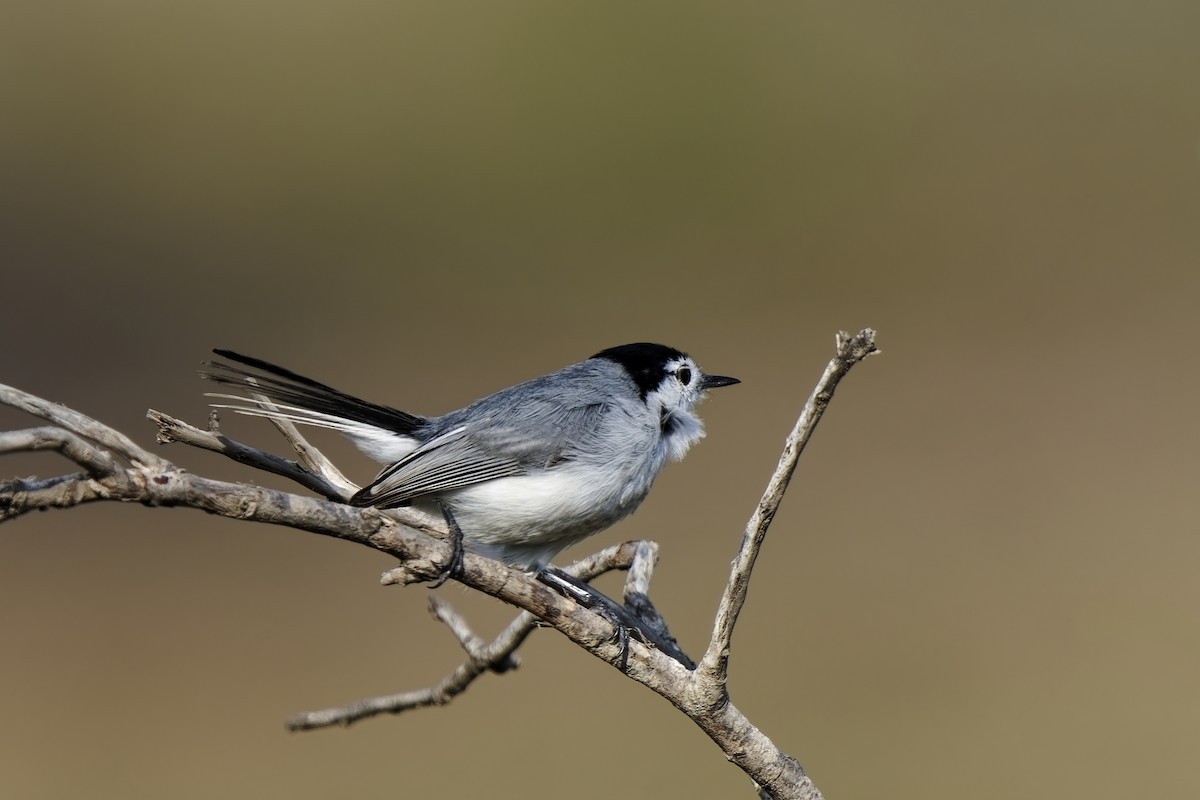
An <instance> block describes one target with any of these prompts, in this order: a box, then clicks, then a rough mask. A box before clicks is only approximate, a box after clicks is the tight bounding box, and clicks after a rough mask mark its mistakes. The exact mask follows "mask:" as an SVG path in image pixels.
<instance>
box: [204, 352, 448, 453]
mask: <svg viewBox="0 0 1200 800" xmlns="http://www.w3.org/2000/svg"><path fill="white" fill-rule="evenodd" d="M213 352H214V353H216V354H217V355H219V356H221V357H222V358H227V359H229V360H230V361H236V362H237V363H239V364H244V365H245V366H246V367H250V369H244V368H243V367H236V366H233V365H232V364H225V363H222V362H220V361H206V362H204V367H205V369H202V370H201V371H200V377H202V378H205V379H207V380H210V381H214V382H216V383H221V384H225V385H227V386H239V387H242V388H243V389H246V388H249V389H252V390H253V391H257V392H261V393H262V394H265V395H266V396H267V397H269V398H271V399H272V400H276V401H278V402H280V403H285V404H287V405H293V406H298V407H299V408H304V409H308V410H309V411H316V412H318V413H321V414H329V415H331V416H334V417H340V418H342V419H347V420H352V421H354V422H361V423H365V424H367V425H373V426H375V427H377V428H382V429H384V430H387V431H393V432H395V433H399V434H402V435H405V436H409V435H412V433H413V432H414V431H416V430H417V429H418V428H420V427H422V426H423V425H424V424H425V419H424V418H423V417H418V416H416V415H414V414H409V413H407V412H405V411H400V410H399V409H396V408H391V407H390V406H381V405H378V404H376V403H369V402H367V401H366V400H360V399H359V398H357V397H354V396H353V395H349V394H346V393H345V392H341V391H338V390H337V389H334V388H333V387H332V386H326V385H325V384H323V383H318V382H317V381H314V380H312V379H311V378H306V377H304V376H303V375H297V374H296V373H294V372H292V371H291V370H287V369H284V368H283V367H278V366H275V365H274V364H272V363H270V362H267V361H263V360H262V359H258V358H253V357H251V356H244V355H241V354H240V353H235V352H233V351H232V350H220V349H214V350H213ZM256 370H257V371H256Z"/></svg>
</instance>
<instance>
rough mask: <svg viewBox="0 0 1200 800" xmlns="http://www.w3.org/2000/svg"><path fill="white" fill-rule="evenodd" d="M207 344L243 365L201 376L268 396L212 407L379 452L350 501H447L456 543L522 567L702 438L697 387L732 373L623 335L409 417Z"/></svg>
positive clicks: (635, 497)
mask: <svg viewBox="0 0 1200 800" xmlns="http://www.w3.org/2000/svg"><path fill="white" fill-rule="evenodd" d="M214 352H216V353H217V354H218V355H221V356H224V357H226V358H228V359H230V360H232V361H236V362H239V363H240V364H243V365H246V366H248V367H251V368H253V369H252V370H248V369H245V368H243V367H240V366H232V365H229V364H223V363H211V364H209V365H208V366H209V369H208V370H207V371H205V372H204V373H202V374H203V375H204V376H205V377H206V378H209V379H211V380H214V381H217V382H219V383H224V384H233V385H241V386H247V385H248V384H249V385H252V386H253V388H254V390H255V391H258V392H261V393H262V394H265V395H267V396H268V397H270V398H271V399H272V400H273V401H275V402H277V403H278V404H279V406H278V408H277V409H265V408H262V407H261V406H258V405H256V404H255V403H254V401H253V400H252V399H250V398H247V397H241V396H236V395H213V396H214V397H218V398H223V399H227V400H235V401H238V403H239V404H238V405H233V404H214V405H216V407H218V408H229V409H232V410H234V411H236V412H238V413H242V414H249V415H254V416H263V417H278V418H284V419H290V420H292V421H294V422H298V423H304V424H308V425H316V426H320V427H325V428H331V429H333V430H338V431H341V432H342V433H344V434H346V435H347V436H348V437H349V438H350V439H351V440H352V441H353V442H354V443H355V444H356V445H357V446H358V447H359V449H360V450H362V451H363V452H364V453H366V454H367V455H368V456H370V457H372V458H374V459H375V460H377V461H380V462H383V463H385V464H387V466H386V467H384V469H383V470H382V471H381V472H380V473H379V474H378V475H377V476H376V477H375V479H374V480H373V481H372V482H371V483H370V484H368V485H367V486H365V487H364V488H363V489H361V490H360V491H359V492H358V493H356V494H355V495H354V497H352V498H351V500H350V502H351V504H353V505H358V506H374V507H378V508H395V507H399V506H407V505H413V506H417V507H420V508H423V509H425V510H428V511H431V512H435V513H436V512H437V510H438V509H439V508H441V507H445V508H448V509H450V510H451V511H452V512H453V514H454V516H455V518H456V520H457V521H458V524H459V527H460V528H461V529H462V532H463V540H464V543H465V545H466V546H467V547H468V548H469V549H471V550H474V551H476V552H479V553H481V554H483V555H487V556H490V557H493V558H499V559H500V560H503V561H505V562H506V563H509V564H512V565H515V566H519V567H522V568H525V569H531V570H538V569H541V568H542V567H544V566H545V565H546V564H547V563H548V562H549V561H550V559H551V558H553V557H554V556H555V555H557V554H558V552H559V551H561V550H563V549H564V548H566V547H568V546H570V545H572V544H574V543H576V542H578V541H580V540H581V539H584V538H586V537H588V536H590V535H592V534H594V533H597V532H599V531H601V530H603V529H605V528H607V527H609V526H610V525H612V524H613V523H615V522H617V521H618V520H620V519H622V518H624V517H625V516H627V515H628V514H630V513H631V512H633V510H634V509H636V508H637V507H638V505H639V504H640V503H641V502H642V500H643V499H644V498H645V496H646V493H647V492H649V490H650V486H651V485H652V484H653V482H654V479H655V477H657V475H658V473H659V472H660V471H661V470H662V468H663V466H664V465H665V463H666V462H667V460H669V459H675V460H678V459H680V458H682V457H683V456H684V454H686V452H687V450H688V449H689V448H690V447H691V445H692V444H694V443H695V442H696V441H697V440H699V439H700V438H701V437H703V435H704V429H703V426H702V424H701V422H700V420H699V418H698V417H696V416H695V414H694V413H693V411H692V409H693V407H694V406H695V404H696V403H697V402H699V401H700V399H701V398H702V397H703V394H704V391H705V390H706V389H709V388H715V387H717V386H726V385H729V384H731V383H736V382H737V381H736V379H733V378H723V377H720V376H706V375H704V374H703V373H702V372H701V371H700V370H699V368H697V367H696V365H695V363H694V362H693V361H692V360H691V359H690V358H688V357H687V356H686V355H685V354H683V353H681V352H679V351H678V350H674V349H673V348H668V347H665V346H662V345H650V344H637V345H624V346H622V347H618V348H612V349H610V350H606V351H603V352H601V353H599V354H597V355H596V356H593V357H592V358H589V359H588V360H586V361H582V362H580V363H577V364H572V365H570V366H568V367H564V368H563V369H561V370H559V371H557V372H554V373H551V374H549V375H544V376H542V377H539V378H534V379H533V380H530V381H526V382H525V383H521V384H518V385H516V386H511V387H509V388H507V389H502V390H501V391H499V392H496V393H495V394H492V395H489V396H487V397H484V398H482V399H480V400H477V401H475V402H474V403H471V404H470V405H468V406H466V407H464V408H461V409H459V410H457V411H451V412H450V413H448V414H445V415H443V416H438V417H421V416H417V415H413V414H409V413H407V412H403V411H399V410H397V409H393V408H390V407H387V406H380V405H377V404H373V403H369V402H367V401H363V400H360V399H358V398H356V397H353V396H351V395H347V394H345V393H343V392H340V391H338V390H336V389H333V388H332V387H329V386H326V385H324V384H321V383H317V382H316V381H313V380H311V379H308V378H305V377H303V376H300V375H297V374H296V373H292V372H290V371H288V370H284V369H282V368H280V367H276V366H275V365H273V364H270V363H268V362H265V361H261V360H258V359H253V358H249V357H246V356H241V355H239V354H237V353H233V352H230V351H225V350H217V351H214Z"/></svg>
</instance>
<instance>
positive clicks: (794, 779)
mask: <svg viewBox="0 0 1200 800" xmlns="http://www.w3.org/2000/svg"><path fill="white" fill-rule="evenodd" d="M874 339H875V332H874V331H873V330H870V329H866V330H863V331H860V332H859V333H858V334H856V335H854V336H851V335H849V334H846V333H841V334H839V336H838V339H837V353H836V355H835V357H834V358H833V360H832V361H830V363H829V366H828V367H827V368H826V370H825V374H824V375H823V376H822V377H821V380H820V382H819V383H818V384H817V388H816V389H815V390H814V391H813V393H812V395H811V396H810V397H809V398H808V402H807V403H806V405H805V406H804V409H803V411H802V412H801V415H800V419H799V420H798V421H797V423H796V426H795V428H794V429H793V431H792V433H791V434H790V435H789V436H788V438H787V441H786V443H785V445H784V452H783V455H782V457H781V458H780V461H779V465H778V466H777V467H776V469H775V473H774V475H772V477H771V480H770V482H769V483H768V485H767V490H766V492H765V493H764V495H763V497H762V499H761V500H760V501H759V504H758V506H757V508H756V509H755V512H754V514H753V515H752V516H751V518H750V521H749V522H748V523H747V526H746V530H745V534H744V536H743V540H742V544H741V548H740V549H739V551H738V554H737V556H736V558H735V559H734V561H733V564H732V569H731V573H730V579H729V583H728V585H727V586H726V588H725V591H724V594H723V596H722V598H721V602H720V605H719V608H718V612H717V617H716V622H715V625H714V628H713V635H712V639H711V641H710V642H709V644H708V647H707V649H706V651H705V654H704V657H703V659H702V661H701V663H700V665H699V666H698V667H697V668H695V669H689V668H687V667H686V666H685V663H690V662H689V661H688V660H687V659H686V656H683V657H682V658H680V655H681V654H682V650H679V649H678V646H677V645H676V644H675V640H674V638H673V637H671V635H670V633H669V631H668V629H667V627H666V624H665V622H664V621H663V619H662V617H661V615H659V614H658V612H657V610H655V609H654V606H653V604H651V602H650V599H649V582H650V577H651V574H652V572H653V567H654V563H655V561H656V560H657V548H656V547H655V546H654V545H653V543H649V542H626V543H625V544H622V545H619V546H617V547H614V548H609V549H608V550H605V551H603V552H602V553H598V554H597V555H596V556H593V557H591V558H589V559H584V560H583V561H581V562H579V563H577V564H575V565H574V566H573V567H572V568H570V569H569V570H567V571H566V572H567V573H568V574H570V575H573V576H575V577H577V578H580V579H583V580H590V579H591V578H594V577H595V576H596V575H599V574H601V573H603V572H606V571H609V570H613V569H626V570H628V573H629V574H628V577H627V580H626V584H625V590H624V604H623V608H624V609H627V610H628V611H629V613H630V614H632V615H633V616H634V617H635V618H636V620H637V621H638V622H639V625H640V624H643V623H644V624H645V625H646V626H647V628H648V629H649V630H651V631H653V632H654V633H655V637H654V638H652V639H650V641H657V642H659V644H660V646H658V647H656V646H653V645H649V644H646V643H645V642H643V641H642V640H640V639H638V638H636V637H628V638H626V637H623V636H619V635H618V634H619V633H620V631H618V630H614V627H613V624H612V623H611V622H610V621H609V617H607V616H605V615H604V614H601V613H597V612H596V611H595V610H592V609H589V608H585V607H583V606H581V605H579V604H578V603H576V602H575V601H574V600H573V599H570V598H569V597H566V596H564V595H563V594H561V593H559V592H556V591H554V590H552V589H550V588H549V587H548V586H546V585H545V584H543V583H542V582H540V581H538V580H536V579H535V578H534V577H533V576H531V575H528V574H526V573H524V572H521V571H519V570H514V569H511V568H509V567H507V566H505V565H503V564H501V563H499V562H496V561H492V560H490V559H486V558H483V557H481V556H478V555H476V554H474V553H471V552H467V553H466V556H465V559H464V562H463V569H462V573H461V575H459V576H456V579H457V580H458V581H459V582H460V583H462V584H464V585H466V586H469V587H471V588H472V589H475V590H477V591H480V592H484V593H485V594H489V595H491V596H493V597H496V598H498V599H500V600H502V601H503V602H505V603H508V604H509V605H512V606H514V607H515V608H518V609H521V613H520V614H519V615H518V616H517V617H516V618H515V619H513V621H512V622H510V623H509V625H508V626H507V627H506V628H505V630H504V631H502V632H501V633H500V635H499V636H497V637H496V639H495V640H493V641H492V642H490V643H485V642H484V641H483V640H482V639H480V638H479V637H478V636H476V635H475V634H474V633H473V632H472V631H471V629H470V627H469V626H468V625H467V623H466V621H465V620H463V619H462V618H461V617H460V616H459V615H458V614H457V613H456V612H454V611H453V609H451V608H450V607H449V606H448V605H447V604H445V603H444V602H442V601H440V600H437V599H431V601H430V602H431V612H432V613H433V614H434V615H435V617H436V618H437V619H438V620H439V621H441V622H442V623H443V624H445V625H446V626H447V628H448V629H449V630H450V631H451V632H452V633H453V635H454V636H455V637H456V638H457V639H458V641H459V642H460V644H461V645H462V647H463V649H464V651H465V652H466V653H467V660H466V661H465V662H464V663H462V664H461V665H459V666H458V667H457V668H456V669H455V670H453V671H452V672H451V673H449V674H448V675H447V676H446V677H445V678H443V679H442V680H441V681H439V682H438V683H437V684H435V685H434V686H431V687H427V688H425V689H422V690H417V691H414V692H408V693H404V694H398V695H392V696H388V697H376V698H370V699H367V700H362V701H359V702H357V703H354V704H352V705H349V706H345V707H341V708H333V709H327V710H324V711H315V712H310V713H308V714H304V715H301V716H298V717H296V718H294V719H293V720H291V721H289V723H288V725H289V727H290V728H292V729H293V730H308V729H312V728H320V727H326V726H329V725H347V724H350V723H351V722H354V721H356V720H360V719H364V718H366V717H370V716H375V715H378V714H383V713H389V714H396V713H400V712H402V711H404V710H407V709H412V708H417V707H421V706H429V705H441V704H444V703H446V702H449V701H450V700H451V699H452V698H453V697H455V696H456V695H458V694H460V693H461V692H463V691H464V690H465V689H466V688H467V687H468V686H469V685H470V684H471V683H472V682H473V681H474V680H475V679H476V678H478V677H479V676H480V675H482V674H483V673H485V672H489V671H491V672H504V671H506V670H508V669H512V668H513V667H515V666H516V665H517V663H518V662H517V654H516V651H517V649H518V648H519V647H520V645H521V644H522V643H523V642H524V640H525V638H526V637H527V636H528V635H529V634H530V633H531V632H532V631H533V629H534V628H535V627H539V626H542V627H551V628H554V629H556V630H558V631H559V632H560V633H562V634H563V635H564V636H566V637H567V638H568V639H569V640H571V641H572V642H574V643H575V644H576V645H578V646H579V647H581V648H583V649H584V650H586V651H587V652H588V653H590V654H592V655H593V656H595V657H597V658H599V659H602V660H604V661H606V662H608V663H609V664H611V665H612V666H614V667H616V668H617V669H619V670H620V671H621V672H623V673H624V674H625V675H627V676H629V677H630V678H632V679H633V680H635V681H637V682H639V683H641V684H643V685H645V686H647V687H648V688H650V689H652V690H653V691H655V692H657V693H658V694H660V695H662V696H663V697H665V698H666V699H667V700H668V701H669V702H671V703H672V704H673V705H674V706H675V707H676V708H678V709H679V710H680V711H682V712H683V713H685V714H686V715H687V716H688V717H689V718H691V719H692V720H693V722H695V723H696V725H697V726H699V727H700V728H701V730H703V731H704V732H705V733H706V734H708V736H709V737H710V738H712V740H713V741H714V742H715V743H716V744H717V745H718V746H719V747H720V748H721V750H722V751H723V752H724V753H725V755H726V756H727V757H728V758H729V760H730V761H732V762H734V763H735V764H737V765H738V766H739V767H740V768H741V769H742V770H744V771H745V772H746V774H747V775H748V776H749V777H750V778H751V779H752V780H753V781H754V783H755V786H756V788H757V790H758V792H759V794H760V796H763V797H774V798H777V799H778V800H784V798H804V799H805V800H811V799H812V798H820V797H821V794H820V792H819V791H818V790H817V788H816V786H815V785H814V784H813V783H812V781H811V780H810V779H809V777H808V776H807V774H806V773H805V772H804V770H803V768H802V767H801V766H800V764H799V762H797V761H796V760H795V759H794V758H792V757H791V756H789V755H787V754H785V753H783V752H782V751H781V750H779V748H777V747H776V746H775V745H774V743H772V742H771V740H770V739H768V738H767V737H766V736H765V735H764V734H763V733H762V732H761V731H759V730H758V729H757V728H756V727H754V725H752V724H751V723H750V721H749V720H748V719H747V718H746V717H745V716H744V715H743V714H742V713H741V712H740V711H739V710H738V709H737V708H736V707H735V706H734V705H733V703H732V702H731V701H730V699H729V693H728V691H727V686H726V683H727V678H728V664H729V654H730V646H731V641H732V636H733V628H734V625H735V623H736V621H737V618H738V615H739V614H740V613H741V610H742V607H743V604H744V602H745V599H746V593H747V590H748V587H749V580H750V573H751V570H752V569H753V566H754V561H755V558H756V557H757V555H758V552H759V549H760V548H761V546H762V543H763V540H764V538H765V536H766V532H767V528H768V526H769V525H770V523H771V520H772V519H773V518H774V515H775V512H776V511H777V509H778V507H779V503H780V501H781V500H782V497H783V494H784V491H785V490H786V488H787V484H788V480H789V479H790V478H791V475H792V472H793V470H794V469H795V465H796V460H797V459H798V458H799V455H800V452H801V451H802V450H803V448H804V445H805V443H806V442H807V441H808V439H809V437H810V436H811V435H812V432H813V429H814V428H815V426H816V424H817V422H818V421H819V419H820V417H821V414H822V412H823V411H824V409H825V408H826V406H828V404H829V401H830V399H831V398H832V396H833V391H834V388H835V387H836V385H837V383H838V381H839V380H840V379H841V378H842V377H844V376H845V375H846V373H847V372H848V371H849V370H850V368H851V367H853V366H854V364H856V363H858V362H859V361H861V360H862V359H863V358H865V357H867V356H869V355H871V354H872V353H874V352H876V349H875V344H874ZM256 400H257V401H258V402H260V403H262V404H263V405H264V406H267V405H269V403H270V401H269V400H267V399H266V398H262V397H259V398H256ZM0 404H4V405H8V406H11V407H13V408H17V409H21V410H23V411H26V412H28V413H30V414H32V415H34V416H35V417H39V418H40V419H42V420H45V421H46V422H48V423H50V425H47V426H41V427H34V428H29V429H26V430H19V431H10V432H3V433H0V454H11V453H20V452H33V451H38V450H55V451H57V452H59V453H61V454H62V455H63V456H64V457H65V458H66V459H68V460H69V461H71V462H73V463H74V464H75V465H76V466H77V467H78V468H79V469H80V470H81V471H80V472H72V473H68V474H64V475H60V476H57V477H53V478H48V479H42V480H38V479H34V478H24V479H16V480H12V481H7V482H3V483H0V523H3V522H6V521H9V520H12V519H15V518H17V517H20V516H22V515H24V514H26V513H28V512H30V511H38V510H44V509H49V508H70V507H73V506H76V505H81V504H84V503H90V502H95V501H99V500H116V501H121V502H137V503H142V504H144V505H147V506H165V507H173V506H180V507H186V508H195V509H199V510H201V511H206V512H208V513H210V514H217V515H220V516H225V517H231V518H234V519H242V520H248V521H255V522H266V523H270V524H273V525H285V526H288V527H292V528H296V529H298V530H303V531H308V532H310V533H317V534H321V535H323V536H333V537H336V538H339V539H344V540H347V541H351V542H355V543H357V544H362V545H365V546H367V547H371V548H373V549H375V550H378V551H380V552H383V553H387V554H388V555H391V556H393V557H395V558H396V559H398V560H399V562H400V564H399V566H398V567H396V568H394V569H392V570H389V571H388V572H387V573H385V574H384V577H383V582H384V583H385V584H395V583H398V584H411V583H419V582H425V581H430V580H433V579H435V578H437V577H439V575H440V574H441V572H442V565H443V564H445V563H446V562H447V561H448V560H449V558H450V556H451V549H452V548H451V546H450V545H449V543H448V542H446V541H445V539H444V536H445V527H444V524H443V523H442V521H441V520H440V519H434V518H431V517H428V516H426V515H424V514H421V513H420V512H417V511H413V510H412V509H395V510H388V511H378V510H376V509H371V508H354V507H351V506H348V505H345V504H344V503H342V502H339V501H341V500H344V499H345V498H346V497H348V496H349V495H350V494H351V493H353V492H354V491H355V489H356V488H357V487H356V486H354V484H353V483H351V482H350V481H348V480H347V479H346V478H345V477H344V476H342V475H341V473H340V472H339V471H338V470H337V469H336V467H334V466H333V465H332V464H331V463H330V462H329V461H328V459H326V458H325V457H324V455H322V454H321V453H320V452H319V451H317V450H316V449H315V448H313V447H312V446H311V445H309V444H308V443H307V442H306V441H305V440H304V439H303V437H301V436H300V434H299V432H298V431H296V430H295V428H294V426H291V425H290V423H286V422H285V423H280V424H279V425H278V427H279V428H280V432H281V433H282V434H283V435H284V437H285V438H286V439H287V440H288V442H289V443H290V444H291V445H292V448H293V450H294V451H295V452H296V454H297V458H298V460H297V461H289V460H287V459H284V458H280V457H279V456H275V455H272V454H270V453H266V452H263V451H261V450H257V449H255V448H252V447H249V446H247V445H245V444H241V443H238V442H235V441H233V440H231V439H229V438H227V437H225V436H224V435H222V434H221V433H220V431H219V429H218V428H217V425H216V420H215V419H213V420H212V421H211V422H210V425H209V428H208V430H203V429H200V428H196V427H193V426H191V425H188V424H187V423H184V422H181V421H180V420H176V419H174V418H172V417H170V416H167V415H166V414H162V413H161V412H157V411H150V412H149V414H148V416H149V418H150V419H151V420H152V421H153V422H154V423H155V425H156V426H157V428H158V438H159V441H160V442H170V441H175V442H181V443H184V444H189V445H192V446H194V447H200V448H203V449H206V450H211V451H214V452H218V453H222V454H224V455H226V456H228V457H229V458H231V459H233V460H235V461H238V462H241V463H244V464H248V465H250V466H253V467H256V468H258V469H262V470H264V471H266V472H270V473H272V474H275V475H280V476H283V477H286V478H289V479H290V480H293V481H295V482H296V483H298V484H300V485H301V486H303V487H305V488H306V489H309V490H310V491H313V492H316V493H317V494H319V495H321V497H320V498H314V497H305V496H300V495H295V494H290V493H288V492H282V491H277V490H273V489H266V488H263V487H258V486H250V485H246V484H236V483H228V482H224V481H217V480H212V479H209V478H203V477H199V476H196V475H193V474H191V473H188V472H186V471H184V470H182V469H180V468H179V467H177V466H176V465H175V464H173V463H172V462H170V461H167V460H166V459H163V458H161V457H159V456H156V455H154V454H152V453H149V452H147V451H146V450H143V449H142V448H141V447H140V446H138V445H137V444H135V443H134V442H133V441H132V440H131V439H129V438H128V437H127V436H125V435H123V434H121V433H119V432H117V431H115V430H113V429H111V428H109V427H107V426H105V425H103V424H102V423H100V422H97V421H96V420H94V419H91V418H89V417H87V416H85V415H83V414H81V413H79V412H77V411H73V410H71V409H67V408H64V407H62V406H59V405H56V404H54V403H50V402H48V401H46V400H43V399H41V398H38V397H35V396H33V395H30V394H28V393H25V392H22V391H20V390H18V389H14V388H12V387H8V386H4V385H0ZM672 651H674V653H673V652H672Z"/></svg>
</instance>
